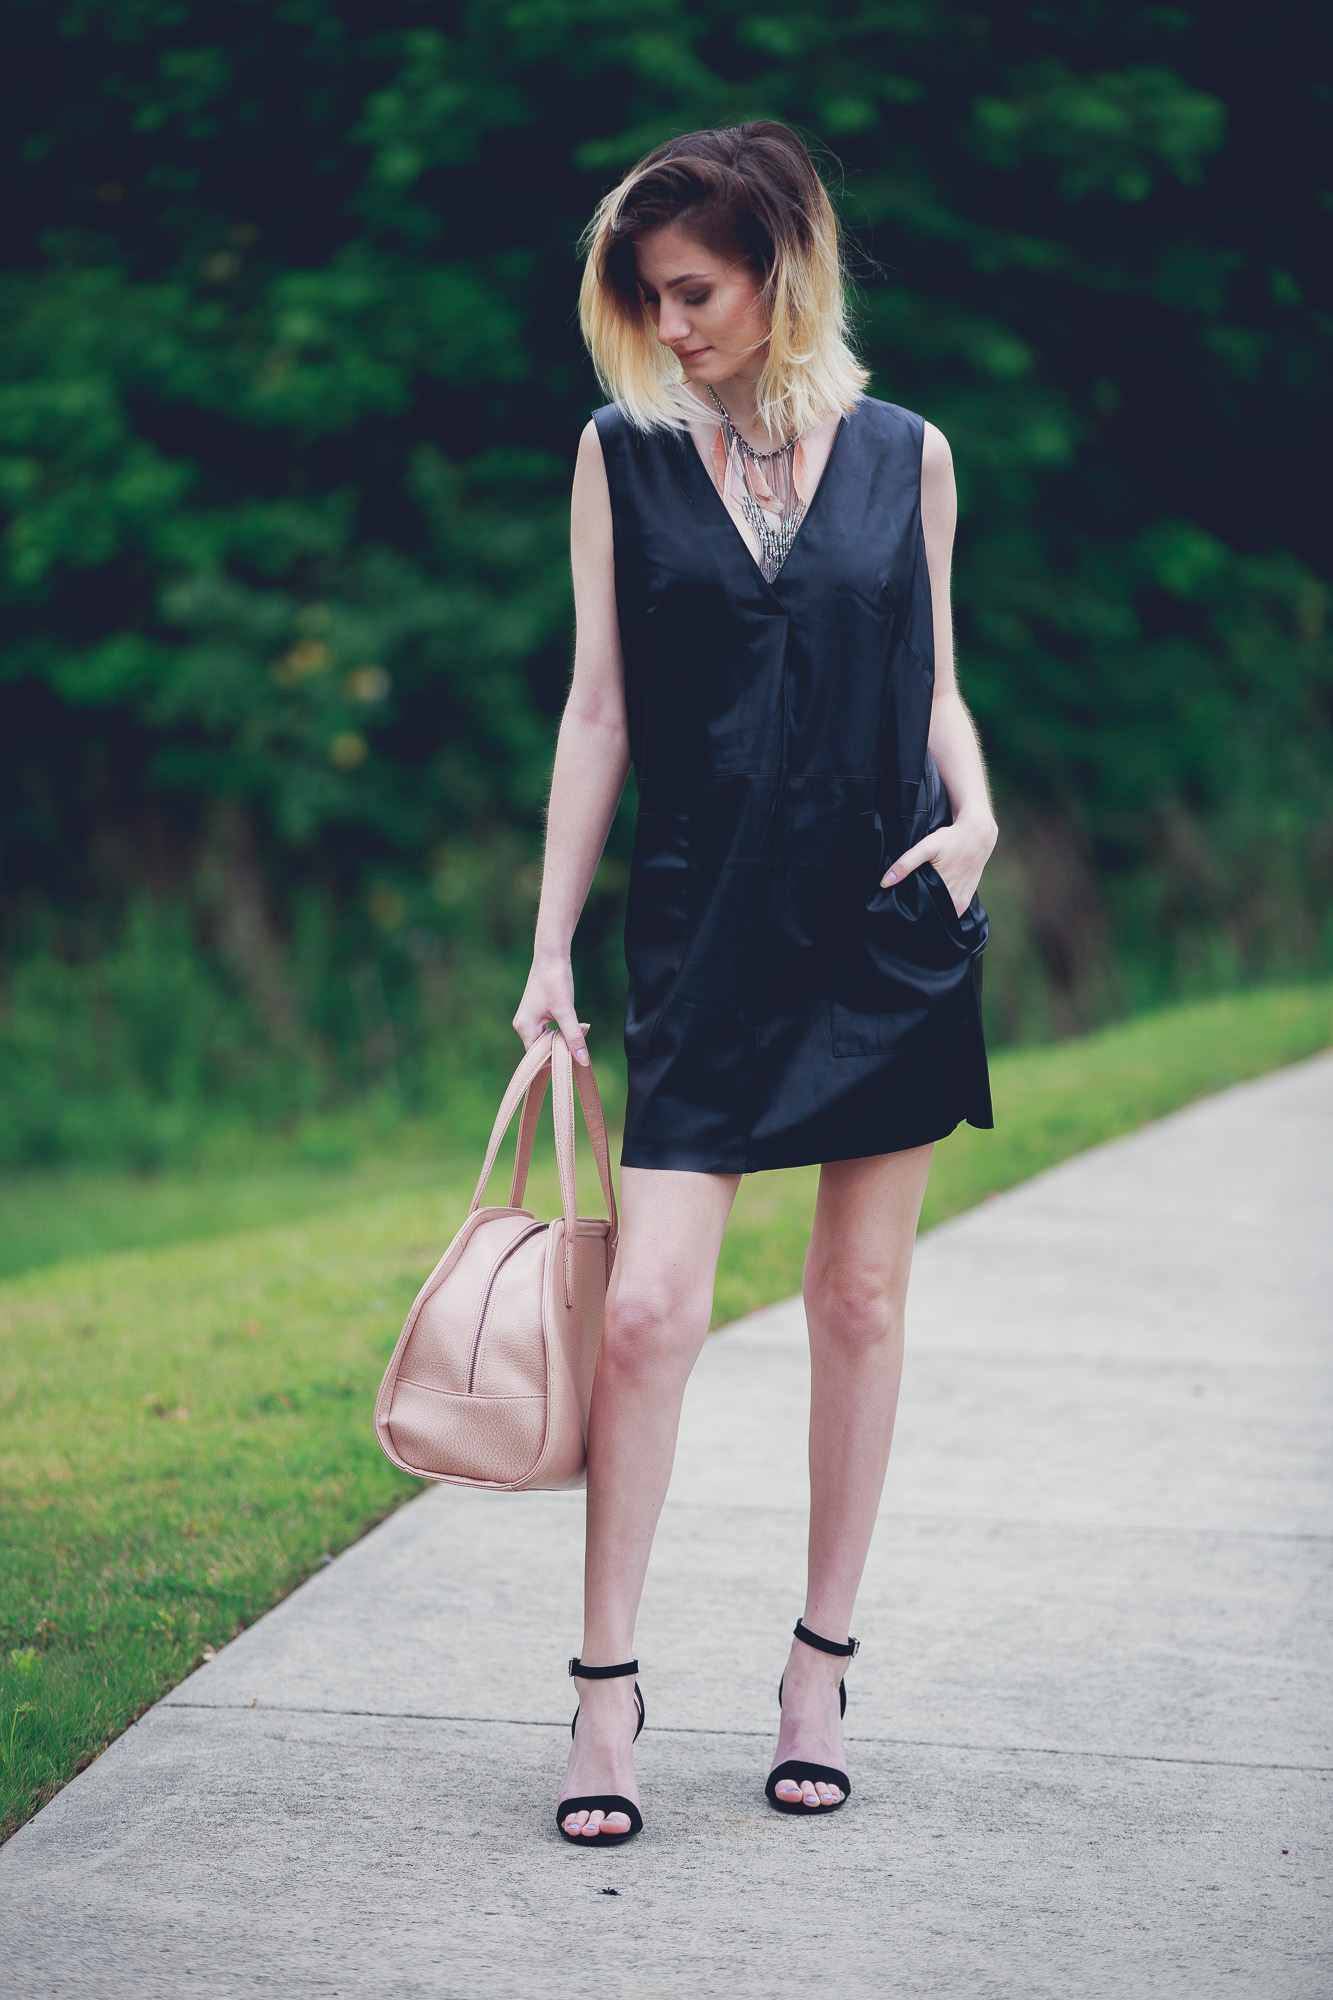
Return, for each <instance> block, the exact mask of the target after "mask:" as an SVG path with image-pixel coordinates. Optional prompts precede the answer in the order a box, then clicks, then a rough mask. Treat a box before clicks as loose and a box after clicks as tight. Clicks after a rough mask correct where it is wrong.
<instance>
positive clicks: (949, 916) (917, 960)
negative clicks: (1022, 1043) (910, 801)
mask: <svg viewBox="0 0 1333 2000" xmlns="http://www.w3.org/2000/svg"><path fill="white" fill-rule="evenodd" d="M857 857H858V858H857V863H856V870H857V879H858V882H859V884H860V885H861V893H860V896H859V897H858V899H857V901H856V902H855V903H854V904H853V905H852V908H851V909H850V911H849V916H848V920H847V922H846V934H845V935H844V936H843V937H841V938H840V939H839V941H838V946H837V949H836V951H835V954H834V960H833V971H832V977H831V981H830V991H829V1009H830V1028H831V1032H832V1040H833V1053H834V1055H835V1056H876V1055H877V1056H883V1055H897V1054H906V1053H909V1052H911V1051H912V1050H915V1049H921V1048H927V1047H929V1046H930V1045H931V1044H932V1043H934V1042H937V1041H941V1040H945V1039H947V1038H948V1037H949V1036H950V1035H953V1034H956V1033H959V1032H961V1031H962V1030H963V1029H964V1028H965V1027H966V1026H967V1024H968V1021H969V1019H970V1016H971V1013H972V1011H973V1010H974V1009H975V1006H976V999H975V984H974V979H973V969H972V960H973V956H974V953H975V952H977V951H979V950H980V949H981V947H982V945H983V944H984V943H985V940H986V930H985V912H984V911H982V910H981V905H980V904H979V903H977V902H976V900H975V898H974V899H973V903H972V905H970V906H969V908H968V909H967V910H966V911H965V912H964V913H963V915H962V916H961V917H960V916H959V915H958V913H957V911H956V910H955V909H954V907H953V899H952V897H951V896H950V894H949V892H948V890H947V888H946V887H945V885H944V881H943V879H942V877H941V876H940V875H938V874H937V873H936V871H935V870H934V869H933V868H931V867H929V864H926V865H925V866H923V867H921V868H918V869H916V870H915V871H914V872H913V873H912V874H911V875H909V876H908V877H907V878H906V880H905V881H903V882H900V883H898V884H897V885H896V886H895V887H893V888H890V889H885V888H882V887H881V886H880V879H879V878H880V875H881V874H882V872H883V870H884V868H885V867H886V866H887V865H888V860H889V859H891V858H892V857H888V856H886V855H885V852H884V839H883V832H882V827H881V823H880V820H879V816H878V815H877V814H875V813H861V814H859V815H858V819H857Z"/></svg>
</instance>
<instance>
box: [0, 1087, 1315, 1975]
mask: <svg viewBox="0 0 1333 2000" xmlns="http://www.w3.org/2000/svg"><path fill="white" fill-rule="evenodd" d="M1331 1333H1333V1057H1321V1058H1318V1059H1317V1060H1315V1061H1314V1062H1310V1063H1305V1064H1302V1065H1300V1066H1299V1067H1297V1068H1295V1069H1292V1070H1288V1071H1286V1072H1283V1073H1282V1074H1280V1075H1278V1076H1275V1077H1272V1078H1268V1079H1265V1080H1264V1081H1262V1082H1259V1083H1255V1084H1249V1085H1245V1086H1243V1087H1241V1088H1240V1089H1237V1090H1234V1091H1231V1092H1228V1093H1227V1094H1226V1095H1224V1096H1222V1097H1219V1098H1215V1099H1213V1100H1211V1101H1209V1102H1207V1103H1205V1104H1201V1105H1198V1106H1195V1107H1194V1108H1193V1109H1191V1110H1189V1111H1186V1112H1184V1113H1182V1114H1180V1115H1179V1116H1177V1117H1174V1118H1171V1119H1168V1120H1166V1121H1165V1122H1164V1123H1162V1124H1160V1125H1157V1126H1154V1127H1151V1128H1149V1129H1148V1130H1147V1131H1144V1132H1142V1133H1139V1134H1137V1135H1135V1136H1134V1137H1133V1138H1130V1139H1126V1140H1123V1141H1120V1142H1118V1143H1117V1144H1115V1145H1112V1146H1107V1147H1104V1148H1102V1149H1101V1150H1100V1151H1098V1152H1096V1153H1093V1154H1090V1155H1087V1156H1085V1157H1084V1158H1082V1159H1078V1160H1074V1161H1071V1162H1070V1163H1068V1164H1067V1165H1066V1166H1063V1167H1061V1168H1059V1169H1057V1170H1056V1171H1055V1172H1053V1173H1050V1174H1046V1175H1044V1176H1042V1177H1041V1178H1040V1179H1038V1180H1036V1181H1034V1182H1032V1183H1030V1184H1029V1185H1028V1186H1026V1187H1024V1188H1021V1189H1018V1190H1016V1191H1015V1192H1014V1193H1012V1194H1009V1195H1005V1196H1002V1197H1000V1198H998V1199H996V1200H993V1201H990V1202H987V1203H986V1204H985V1205H984V1206H983V1207H982V1208H981V1209H979V1210H977V1211H976V1212H974V1213H973V1214H971V1215H968V1216H964V1217H962V1218H961V1219H959V1220H958V1221H956V1222H954V1223H951V1224H948V1225H947V1226H946V1227H944V1228H942V1229H938V1230H936V1231H934V1232H933V1234H931V1235H930V1236H929V1237H927V1238H926V1239H924V1240H923V1242H922V1244H921V1246H920V1250H919V1252H918V1259H917V1268H916V1273H915V1276H914V1278H913V1288H912V1298H911V1306H910V1333H909V1353H910V1358H909V1362H908V1371H907V1378H906V1383H905V1387H904V1394H903V1403H902V1410H901V1415H900V1419H899V1433H898V1443H897V1445H896V1447H895V1453H894V1460H893V1466H892V1469H891V1472H890V1475H889V1483H888V1488H887V1491H886V1494H885V1500H884V1507H883V1515H884V1518H883V1521H882V1523H881V1527H880V1531H879V1536H878V1539H877V1542H876V1545H875V1548H874V1549H873V1551H872V1554H871V1559H870V1564H869V1568H868V1570H867V1574H866V1581H865V1587H864V1590H863V1593H862V1597H861V1602H860V1606H859V1608H858V1613H857V1629H858V1632H859V1636H860V1638H861V1641H862V1652H861V1656H860V1658H859V1659H858V1660H857V1661H856V1662H855V1663H854V1665H853V1667H852V1669H851V1672H850V1675H849V1679H848V1688H849V1696H850V1700H849V1708H848V1718H847V1720H848V1749H849V1754H850V1768H851V1771H852V1774H853V1779H854V1783H855V1794H854V1796H853V1798H852V1800H851V1802H850V1804H849V1806H848V1808H847V1809H846V1810H845V1811H844V1812H842V1813H840V1814H839V1815H837V1817H836V1818H830V1819H829V1820H827V1821H825V1822H824V1823H822V1824H821V1823H819V1822H818V1821H813V1822H811V1823H808V1824H807V1823H801V1822H798V1821H793V1820H791V1819H785V1818H779V1817H778V1816H777V1815H776V1814H774V1813H771V1812H770V1811H769V1810H768V1808H767V1807H766V1805H765V1803H764V1799H763V1795H762V1784H763V1779H764V1775H765V1772H766V1770H767V1766H768V1761H769V1757H770V1754H771V1744H772V1736H773V1724H774V1719H775V1716H776V1707H775V1700H774V1694H775V1683H776V1680H777V1676H778V1673H779V1671H780V1668H781V1665H782V1662H783V1660H784V1658H785V1655H786V1648H787V1640H788V1634H789V1632H790V1629H791V1625H792V1622H793V1620H794V1619H795V1617H796V1614H797V1612H798V1611H799V1609H800V1605H801V1594H802V1575H803V1555H804V1547H803V1539H804V1521H803V1509H804V1506H805V1497H806V1495H805V1475H804V1465H803V1443H802V1431H803V1424H804V1405H805V1397H806V1377H807V1370H806V1362H805V1356H804V1343H803V1325H802V1319H801V1313H800V1308H799V1303H792V1304H788V1305H784V1306H779V1307H777V1308H774V1309H773V1310H771V1311H768V1312H764V1313H760V1314H756V1315H755V1316H754V1317H753V1318H751V1319H749V1320H746V1321H743V1322H741V1323H740V1324H739V1325H737V1326H734V1327H732V1328H729V1329H728V1330H727V1331H726V1332H725V1333H723V1334H722V1335H720V1336H719V1337H718V1338H717V1339H716V1340H714V1341H711V1342H710V1343H709V1346H708V1348H707V1350H706V1352H705V1354H704V1357H703V1359H702V1361H701V1363H700V1365H699V1368H698V1370H697V1373H696V1375H695V1378H694V1381H693V1383H692V1385H691V1389H690V1394H689V1398H688V1401H687V1405H686V1415H685V1422H684V1427H683V1434H682V1440H681V1449H680V1456H679V1461H678V1465H677V1472H676V1477H675V1480H674V1483H673V1486H672V1490H671V1497H670V1499H669V1501H668V1504H667V1508H666V1512H665V1515H664V1518H663V1522H662V1529H661V1534H660V1537H659V1540H658V1546H657V1550H656V1553H655V1556H654V1560H653V1566H652V1569H651V1572H650V1576H649V1583H648V1591H647V1596H646V1599H645V1604H644V1612H643V1619H642V1624H641V1628H640V1638H639V1655H640V1659H641V1661H642V1681H643V1686H644V1693H645V1696H646V1699H647V1706H648V1728H647V1730H646V1731H645V1733H644V1735H643V1737H642V1738H641V1739H640V1745H639V1752H640V1754H639V1771H640V1776H641V1781H642V1785H643V1792H644V1810H645V1818H646V1821H647V1831H646V1832H645V1834H644V1836H643V1837H642V1838H641V1839H640V1840H638V1841H636V1842H634V1843H632V1844H631V1845H630V1846H629V1847H627V1848H624V1849H622V1850H619V1851H611V1852H606V1853H603V1854H600V1855H598V1854H595V1853H582V1852H576V1851H574V1850H573V1849H570V1848H568V1847H567V1846H565V1845H564V1844H563V1843H562V1842H560V1841H558V1840H557V1838H556V1835H555V1832H554V1826H553V1818H552V1808H553V1803H554V1800H555V1796H556V1791H557V1787H558V1782H559V1778H560V1774H561V1770H562V1767H563V1760H564V1752H565V1742H566V1738H567V1731H568V1724H569V1715H570V1712H571V1708H572V1702H571V1697H570V1683H569V1682H568V1680H567V1679H566V1678H565V1676H564V1662H565V1657H566V1656H567V1655H568V1654H569V1653H570V1652H571V1651H572V1650H573V1649H574V1647H575V1646H576V1644H577V1641H578V1627H577V1607H578V1587H579V1567H580V1531H581V1517H582V1497H581V1496H580V1495H542V1494H534V1495H522V1496H514V1497H497V1496H489V1495H473V1494H467V1493H462V1492H458V1491H455V1490H452V1489H449V1488H439V1489H435V1490H432V1491H430V1492H428V1493H426V1494H425V1495H424V1496H423V1498H422V1499H420V1500H419V1501H417V1502H416V1503H414V1504H413V1505H411V1506H409V1507H407V1508H406V1509H404V1510H403V1511H402V1512H401V1513H399V1514H397V1515H396V1516H395V1517H394V1518H393V1519H392V1520H390V1521H388V1522H387V1523H386V1524H385V1525H384V1526H383V1527H381V1528H380V1529H378V1530H377V1531H376V1532H375V1533H374V1534H372V1535H370V1536H368V1537H367V1538H366V1540H365V1541H363V1542H361V1543H360V1544H359V1545H358V1546H357V1547H355V1548H353V1549H351V1550H349V1551H348V1553H347V1554H346V1555H344V1556H343V1557H341V1558H340V1559H339V1561H338V1562H336V1563H335V1564H333V1565H332V1567H331V1568H329V1569H328V1570H326V1571H324V1572H323V1573H322V1574H321V1575H319V1576H317V1577H316V1578H314V1579H313V1580H312V1581H311V1582H309V1583H308V1584H306V1585H305V1586H304V1588H303V1589H301V1590H299V1591H298V1592H297V1593H296V1594H295V1595H294V1596H293V1597H292V1598H290V1599H289V1600H288V1601H287V1602H286V1603H285V1604H283V1605H281V1606H279V1608H278V1609H277V1610H276V1611H274V1612H272V1613H271V1614H270V1615H269V1616H268V1617H267V1618H265V1619H263V1620H262V1621H261V1622H260V1623H259V1624H258V1625H257V1626H255V1627H254V1628H253V1629H252V1630H251V1631H249V1632H247V1633H245V1634H244V1635H243V1636H242V1637H241V1638H240V1639H238V1640H237V1641H236V1643H235V1644H234V1645H232V1646H229V1647H228V1648H227V1649H226V1651H225V1652H224V1653H222V1654H221V1655H219V1657H218V1658H217V1659H216V1660H215V1661H214V1662H212V1663H211V1664H210V1665H208V1666H206V1667H204V1668H203V1669H202V1670H201V1671H200V1672H199V1673H197V1674H195V1675H194V1676H193V1678H192V1679H191V1680H189V1681H188V1682H186V1683H185V1684H184V1685H183V1686H182V1687H180V1688H178V1689H177V1690H176V1692H175V1693H174V1694H172V1695H171V1696H169V1697H168V1698H167V1700H166V1701H164V1702H163V1703H161V1704H160V1705H159V1706H158V1707H157V1708H156V1709H154V1710H153V1711H152V1712H151V1713H150V1714H149V1715H147V1716H145V1718H144V1719H143V1721H142V1722H140V1723H139V1724H138V1725H137V1727H135V1728H134V1729H132V1730H131V1731H130V1732H129V1733H128V1734H127V1735H126V1736H125V1737H123V1738H122V1739H121V1740H120V1741H119V1742H118V1743H116V1744H114V1745H113V1746H112V1748H111V1749H110V1750H109V1751H107V1753H106V1754H105V1755H104V1756H103V1757H102V1758H100V1759H99V1760H98V1762H97V1763H96V1764H94V1765H93V1766H92V1767H91V1769H89V1770H88V1771H87V1772H85V1773H84V1775H83V1776H82V1777H80V1778H79V1779H77V1780H76V1781H75V1783H74V1784H72V1785H71V1786H70V1787H69V1788H68V1790H66V1791H65V1792H64V1793H62V1794H61V1796H60V1797H59V1798H57V1799H56V1800H55V1802H54V1803H53V1804H52V1805H50V1806H48V1807H47V1809H46V1810H45V1812H43V1813H42V1814H41V1815H40V1816H39V1817H38V1818H37V1819H36V1820H35V1821H34V1822H33V1824H32V1825H31V1826H29V1827H28V1828H26V1829H25V1830H24V1831H23V1832H22V1833H20V1834H19V1835H17V1837H16V1838H15V1839H14V1840H13V1841H12V1842H11V1843H10V1845H9V1846H8V1847H7V1848H6V1849H5V1850H4V1852H3V1854H0V1965H3V1968H4V1969H3V1973H0V1987H3V1990H4V1992H5V1993H6V1994H7V1995H9V1996H13V2000H20V1996H22V2000H27V1996H34V2000H35V1996H41V2000H58V1996H64V1995H79V1996H82V2000H112V1997H113V1996H115V2000H120V1997H121V1996H125V2000H159V1996H160V1997H161V2000H180V1996H190V1995H201V1996H204V1995H206V1996H215V1995H216V1996H222V1995H228V1996H230V1995H251V1994H270V1993H271V1994H282V1995H284V1996H301V2000H305V1996H321V2000H322V1996H334V1995H340V1996H392V2000H398V1997H399V1996H403V2000H407V1996H414V1997H415V1996H418V1995H419V1996H429V1997H430V2000H444V1996H447V2000H474V1996H475V1997H476V2000H510V1996H513V1997H514V2000H529V1996H533V2000H536V1996H541V2000H573V1996H576V1995H577V1996H579V2000H583V1996H585V1995H588V1996H608V2000H658V1996H662V2000H667V1996H669V1997H670V2000H694V1996H710V2000H711V1996H726V2000H730V1996H733V1995H735V1996H757V2000H767V1996H770V1995H772V1996H777V1995H783V1994H786V1993H788V1992H789V1991H791V1990H793V1989H794V1988H796V1987H797V1986H806V1987H808V1986H812V1985H814V1984H815V1983H820V1984H822V1985H826V1986H827V1987H828V1988H829V1990H830V1991H833V1992H836V1993H837V1994H838V1995H839V1996H852V2000H861V1996H872V1995H873V1996H876V1997H877V2000H878V1996H880V1995H895V1996H896V1995H917V1994H938V1995H942V1996H949V2000H972V1996H1005V2000H1007V1996H1011V1995H1012V1996H1015V2000H1035V1997H1036V1996H1046V1995H1049V1996H1052V2000H1070V1996H1076V1995H1090V1996H1097V2000H1120V1997H1121V1996H1123V2000H1144V1996H1149V1995H1152V1996H1158V1995H1170V1996H1187V2000H1204V1996H1211V1995H1214V1994H1216V1995H1226V1996H1233V1995H1234V1996H1254V2000H1326V1997H1327V1996H1328V1995H1329V1994H1330V1993H1331V1992H1333V1948H1331V1946H1330V1928H1331V1927H1330V1922H1329V1914H1330V1912H1329V1858H1328V1832H1329V1824H1330V1818H1331V1817H1333V1814H1330V1804H1331V1803H1333V1792H1331V1790H1330V1786H1331V1785H1333V1740H1331V1739H1333V1660H1331V1658H1330V1650H1329V1644H1328V1634H1329V1627H1330V1623H1331V1622H1333V1620H1331V1619H1330V1604H1329V1597H1330V1593H1329V1587H1328V1578H1329V1562H1328V1556H1329V1549H1330V1538H1333V1454H1331V1453H1330V1449H1329V1445H1330V1417H1331V1416H1333V1372H1331V1371H1330V1348H1331V1347H1333V1340H1331V1339H1330V1335H1331ZM367 1421H369V1413H367Z"/></svg>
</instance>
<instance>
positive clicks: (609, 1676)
mask: <svg viewBox="0 0 1333 2000" xmlns="http://www.w3.org/2000/svg"><path fill="white" fill-rule="evenodd" d="M569 1671H570V1674H571V1675H572V1676H573V1677H574V1678H575V1679H576V1680H581V1681H618V1680H623V1679H624V1677H625V1676H626V1675H627V1674H634V1675H636V1676H637V1674H638V1671H639V1663H638V1661H637V1660H622V1661H621V1662H620V1664H619V1666H615V1667H585V1666H584V1664H583V1662H582V1660H580V1659H579V1657H578V1655H577V1654H575V1656H574V1658H573V1659H572V1660H571V1661H570V1663H569ZM634 1701H635V1706H636V1707H637V1708H638V1711H639V1723H638V1728H637V1729H636V1730H635V1731H634V1735H633V1737H632V1738H631V1741H632V1742H634V1743H637V1742H638V1740H639V1731H640V1730H641V1729H642V1728H643V1725H644V1719H645V1717H644V1707H643V1690H642V1688H641V1687H640V1686H639V1683H638V1680H637V1678H636V1679H635V1682H634ZM578 1719H579V1711H578V1709H577V1708H576V1709H575V1710H574V1720H573V1721H572V1722H571V1723H570V1725H569V1733H570V1735H571V1736H572V1735H573V1734H574V1730H575V1727H576V1726H577V1723H578ZM580 1812H604V1813H613V1812H614V1813H624V1815H625V1817H626V1818H627V1819H628V1821H629V1826H628V1827H627V1828H626V1830H625V1832H624V1833H597V1834H592V1835H589V1834H586V1833H566V1831H565V1821H566V1820H567V1819H568V1818H569V1815H570V1814H571V1813H580ZM555 1824H556V1830H557V1832H558V1833H559V1835H560V1838H561V1839H562V1840H571V1841H573V1842H574V1844H575V1846H576V1847H619V1846H620V1844H621V1842H622V1841H625V1840H633V1838H634V1836H635V1834H636V1833H642V1832H643V1814H642V1813H641V1812H640V1811H639V1808H638V1807H637V1806H636V1805H635V1803H634V1801H633V1799H624V1798H622V1797H621V1796H620V1794H619V1792H598V1793H595V1794H590V1795H589V1796H588V1797H587V1798H581V1799H561V1801H560V1803H559V1805H558V1806H557V1807H556V1809H555Z"/></svg>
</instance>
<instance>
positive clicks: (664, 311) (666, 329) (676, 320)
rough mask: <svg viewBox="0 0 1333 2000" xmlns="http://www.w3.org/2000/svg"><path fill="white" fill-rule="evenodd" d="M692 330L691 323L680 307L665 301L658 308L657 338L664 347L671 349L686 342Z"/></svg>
mask: <svg viewBox="0 0 1333 2000" xmlns="http://www.w3.org/2000/svg"><path fill="white" fill-rule="evenodd" d="M689 330H690V322H689V320H688V319H687V318H686V316H685V314H684V313H683V312H682V311H681V309H680V307H679V306H676V305H672V304H671V303H670V301H669V300H666V299H664V300H663V301H662V303H661V305H660V306H659V307H658V308H657V338H658V339H659V340H660V341H661V343H662V345H663V346H664V347H671V346H673V345H674V344H675V343H676V342H678V341H681V340H684V339H685V337H686V336H687V334H688V333H689Z"/></svg>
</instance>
